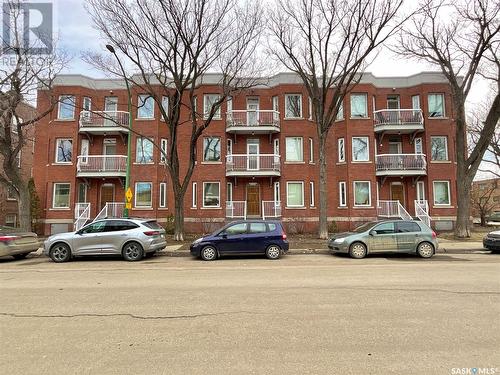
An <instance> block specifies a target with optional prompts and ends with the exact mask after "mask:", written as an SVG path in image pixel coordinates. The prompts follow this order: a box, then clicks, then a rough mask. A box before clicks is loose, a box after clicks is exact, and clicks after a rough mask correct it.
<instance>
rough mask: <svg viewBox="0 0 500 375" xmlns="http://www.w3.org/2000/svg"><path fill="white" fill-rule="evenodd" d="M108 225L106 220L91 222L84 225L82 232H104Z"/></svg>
mask: <svg viewBox="0 0 500 375" xmlns="http://www.w3.org/2000/svg"><path fill="white" fill-rule="evenodd" d="M105 227H106V221H96V222H95V223H92V224H89V225H87V226H86V227H84V228H83V229H82V230H81V231H80V233H82V234H88V233H101V232H104V231H105V230H104V228H105Z"/></svg>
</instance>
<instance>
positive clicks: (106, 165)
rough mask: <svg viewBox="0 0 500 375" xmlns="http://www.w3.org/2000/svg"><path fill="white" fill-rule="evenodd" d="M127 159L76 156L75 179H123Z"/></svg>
mask: <svg viewBox="0 0 500 375" xmlns="http://www.w3.org/2000/svg"><path fill="white" fill-rule="evenodd" d="M126 173H127V157H126V156H124V155H89V156H78V162H77V164H76V176H77V177H125V175H126Z"/></svg>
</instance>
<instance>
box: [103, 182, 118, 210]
mask: <svg viewBox="0 0 500 375" xmlns="http://www.w3.org/2000/svg"><path fill="white" fill-rule="evenodd" d="M114 200H115V185H113V184H104V185H102V186H101V205H100V207H101V208H100V209H101V210H102V209H103V208H104V206H105V205H106V203H108V202H114Z"/></svg>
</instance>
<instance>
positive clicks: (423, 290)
mask: <svg viewBox="0 0 500 375" xmlns="http://www.w3.org/2000/svg"><path fill="white" fill-rule="evenodd" d="M288 289H327V290H366V291H375V292H376V291H384V292H388V291H389V292H393V291H395V292H440V293H450V294H477V295H494V296H495V295H500V292H495V291H484V292H475V291H463V290H456V291H455V290H448V289H431V288H427V289H423V288H366V287H342V286H335V287H320V286H319V287H312V286H311V287H309V286H296V287H293V288H288Z"/></svg>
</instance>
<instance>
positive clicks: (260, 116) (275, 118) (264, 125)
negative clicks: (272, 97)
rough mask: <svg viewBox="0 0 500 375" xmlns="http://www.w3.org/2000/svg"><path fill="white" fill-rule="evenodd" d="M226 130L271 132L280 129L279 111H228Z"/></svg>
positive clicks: (255, 132) (249, 132) (238, 132)
mask: <svg viewBox="0 0 500 375" xmlns="http://www.w3.org/2000/svg"><path fill="white" fill-rule="evenodd" d="M226 131H227V132H228V133H237V134H271V133H279V131H280V113H279V112H277V111H261V110H255V111H249V110H246V111H245V110H243V111H230V112H228V113H226Z"/></svg>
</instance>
